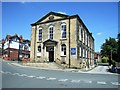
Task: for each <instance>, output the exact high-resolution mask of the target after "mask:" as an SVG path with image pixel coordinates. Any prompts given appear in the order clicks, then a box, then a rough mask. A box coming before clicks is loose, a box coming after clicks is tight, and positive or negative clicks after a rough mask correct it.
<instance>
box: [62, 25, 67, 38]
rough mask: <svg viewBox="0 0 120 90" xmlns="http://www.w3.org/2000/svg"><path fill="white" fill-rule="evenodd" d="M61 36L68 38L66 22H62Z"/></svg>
mask: <svg viewBox="0 0 120 90" xmlns="http://www.w3.org/2000/svg"><path fill="white" fill-rule="evenodd" d="M61 36H62V38H66V24H65V23H63V24H61Z"/></svg>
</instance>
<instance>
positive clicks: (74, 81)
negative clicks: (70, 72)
mask: <svg viewBox="0 0 120 90" xmlns="http://www.w3.org/2000/svg"><path fill="white" fill-rule="evenodd" d="M71 82H73V83H79V82H80V80H72V81H71Z"/></svg>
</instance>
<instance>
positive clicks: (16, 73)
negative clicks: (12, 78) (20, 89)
mask: <svg viewBox="0 0 120 90" xmlns="http://www.w3.org/2000/svg"><path fill="white" fill-rule="evenodd" d="M12 75H20V74H19V73H13V74H12Z"/></svg>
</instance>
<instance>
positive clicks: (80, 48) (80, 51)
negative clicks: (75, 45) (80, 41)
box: [79, 46, 82, 57]
mask: <svg viewBox="0 0 120 90" xmlns="http://www.w3.org/2000/svg"><path fill="white" fill-rule="evenodd" d="M79 56H80V57H82V47H81V46H80V47H79Z"/></svg>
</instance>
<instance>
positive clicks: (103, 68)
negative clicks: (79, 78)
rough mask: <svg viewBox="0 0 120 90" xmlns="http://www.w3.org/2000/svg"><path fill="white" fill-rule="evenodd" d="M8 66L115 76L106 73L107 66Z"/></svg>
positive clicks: (35, 64) (45, 64)
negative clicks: (86, 68)
mask: <svg viewBox="0 0 120 90" xmlns="http://www.w3.org/2000/svg"><path fill="white" fill-rule="evenodd" d="M8 64H11V65H15V66H19V67H26V68H36V69H41V70H57V71H66V72H77V73H92V74H115V75H118V74H117V73H111V72H109V71H108V69H109V68H108V66H96V67H94V68H92V69H88V70H85V69H71V68H61V67H58V66H56V65H55V64H54V63H26V64H25V63H24V64H22V63H17V62H14V63H13V62H8Z"/></svg>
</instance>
